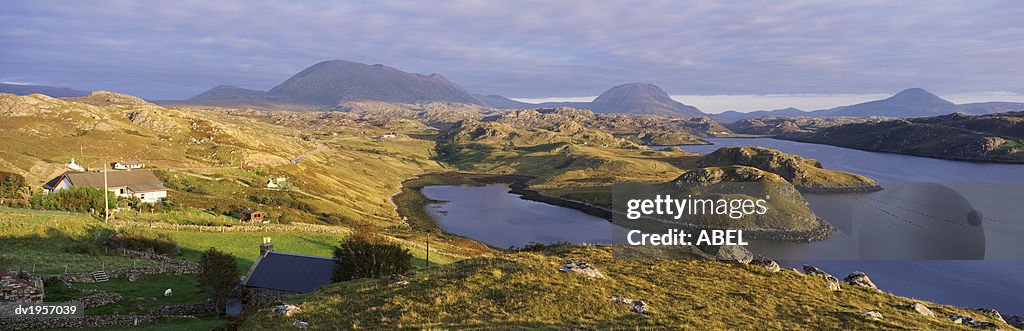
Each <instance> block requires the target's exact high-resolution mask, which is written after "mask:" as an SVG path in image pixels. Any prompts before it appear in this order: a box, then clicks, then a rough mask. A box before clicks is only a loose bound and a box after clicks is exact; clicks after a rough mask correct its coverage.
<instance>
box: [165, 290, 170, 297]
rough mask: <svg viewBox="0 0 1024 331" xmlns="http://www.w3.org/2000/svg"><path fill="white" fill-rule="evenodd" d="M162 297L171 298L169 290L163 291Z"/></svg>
mask: <svg viewBox="0 0 1024 331" xmlns="http://www.w3.org/2000/svg"><path fill="white" fill-rule="evenodd" d="M164 296H165V297H169V296H171V289H167V290H166V291H164Z"/></svg>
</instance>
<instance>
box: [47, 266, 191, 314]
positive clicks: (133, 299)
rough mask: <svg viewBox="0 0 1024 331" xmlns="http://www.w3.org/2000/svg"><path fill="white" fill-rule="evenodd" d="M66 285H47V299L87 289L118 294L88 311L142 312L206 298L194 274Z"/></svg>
mask: <svg viewBox="0 0 1024 331" xmlns="http://www.w3.org/2000/svg"><path fill="white" fill-rule="evenodd" d="M72 286H73V287H72V288H67V286H65V285H64V284H62V283H54V284H52V285H51V284H48V285H47V286H46V301H49V302H63V301H70V300H74V299H78V298H81V297H83V296H87V295H89V294H91V293H90V292H89V291H103V292H115V293H118V294H121V297H122V298H123V299H122V300H121V301H119V302H116V303H112V304H108V305H103V306H99V307H91V308H87V309H86V311H85V313H86V314H87V315H114V314H145V313H146V312H148V311H149V310H150V309H153V308H156V307H159V306H163V305H169V304H180V303H194V302H201V301H205V300H206V299H208V298H209V296H207V295H206V294H204V293H203V292H202V291H201V290H200V289H199V283H198V280H197V279H196V276H195V275H180V276H174V275H147V276H143V277H140V278H139V280H138V281H137V282H134V283H132V282H129V281H128V280H127V279H126V278H125V277H120V278H115V279H111V280H110V281H108V282H103V283H80V284H74V285H72ZM166 289H171V290H173V292H174V293H173V295H171V296H169V297H165V296H164V290H166Z"/></svg>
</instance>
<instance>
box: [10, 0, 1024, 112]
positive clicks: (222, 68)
mask: <svg viewBox="0 0 1024 331" xmlns="http://www.w3.org/2000/svg"><path fill="white" fill-rule="evenodd" d="M3 7H4V10H3V11H2V12H0V82H14V83H32V84H41V85H55V86H66V87H72V88H78V89H85V90H93V89H108V90H114V91H120V92H126V93H130V94H135V95H139V96H142V97H145V98H147V99H179V98H187V97H190V96H192V95H195V94H198V93H200V92H202V91H204V90H206V89H208V88H210V87H212V86H215V85H219V84H231V85H237V86H241V87H246V88H253V89H269V88H271V87H273V86H274V85H276V84H277V83H280V82H281V81H283V80H285V79H287V78H288V77H289V76H291V75H292V74H294V73H296V72H298V71H299V70H301V69H303V68H305V67H307V66H310V65H312V64H314V63H316V62H320V61H323V60H328V59H344V60H350V61H357V62H363V63H368V64H374V63H383V64H387V65H390V66H393V67H396V68H399V69H402V70H405V71H410V72H419V73H424V74H429V73H434V72H437V73H441V74H443V75H445V76H446V77H448V78H449V79H450V80H452V81H454V82H456V83H458V84H460V85H462V86H463V87H465V88H467V89H469V90H470V91H473V92H476V93H484V94H501V95H505V96H509V97H514V98H520V99H527V100H537V99H542V98H554V99H566V98H584V99H586V98H589V97H593V96H595V95H597V94H599V93H601V92H602V91H604V90H606V89H607V88H609V87H611V86H613V85H617V84H621V83H625V82H634V81H642V82H649V83H653V84H656V85H659V86H661V87H662V88H664V89H665V90H666V91H668V92H669V93H670V94H672V95H674V96H675V97H676V98H678V99H683V100H682V101H684V102H687V103H690V104H695V105H697V106H699V107H701V108H702V109H704V110H706V111H712V112H718V111H722V110H725V109H740V110H753V109H762V108H769V109H770V108H781V107H784V106H800V107H803V108H808V109H814V108H823V107H820V106H819V105H824V106H835V105H839V104H844V103H846V102H849V101H850V100H867V99H871V98H875V97H877V96H884V95H888V94H892V93H894V92H896V91H899V90H901V89H904V88H907V87H923V88H926V89H928V90H930V91H932V92H935V93H937V94H940V95H942V96H944V97H947V98H949V99H951V100H952V101H955V102H964V101H973V100H976V99H979V98H988V97H994V98H995V99H1000V100H1018V101H1020V100H1024V97H1021V95H1022V94H1024V38H1022V36H1024V23H1022V22H1024V20H1022V19H1021V17H1024V4H1021V3H1020V2H1017V1H1012V0H1011V1H899V2H895V3H893V1H856V3H853V2H850V3H847V4H843V3H839V2H837V3H836V4H833V5H828V6H822V5H818V4H815V1H764V2H758V1H744V2H724V3H719V2H717V1H716V2H711V1H707V2H688V3H683V2H678V1H665V2H660V1H648V2H632V3H627V2H612V1H589V0H588V1H565V2H557V3H554V2H552V1H535V2H533V1H523V2H511V1H501V2H497V1H494V2H485V1H454V2H440V1H408V2H390V1H380V2H373V3H370V2H350V3H342V2H339V1H323V2H314V1H310V2H264V1H252V0H248V1H237V2H232V1H218V2H212V3H211V2H207V1H88V2H86V1H78V2H68V1H54V2H50V1H7V2H5V3H4V6H3Z"/></svg>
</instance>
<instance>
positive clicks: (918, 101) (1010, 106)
mask: <svg viewBox="0 0 1024 331" xmlns="http://www.w3.org/2000/svg"><path fill="white" fill-rule="evenodd" d="M1008 111H1024V103H1017V102H980V103H965V104H959V105H958V104H955V103H952V102H950V101H948V100H946V99H943V98H941V97H939V96H937V95H935V94H932V93H931V92H928V91H926V90H924V89H921V88H910V89H906V90H903V91H900V92H899V93H896V94H895V95H893V96H891V97H888V98H885V99H882V100H874V101H868V102H862V103H858V104H854V105H849V106H841V107H836V108H830V109H820V110H815V111H809V112H805V111H801V110H799V109H796V108H785V109H777V110H768V111H754V112H749V113H740V112H736V111H727V112H724V113H721V114H717V115H718V117H719V118H720V119H722V120H723V121H724V122H734V121H739V120H742V119H747V118H754V117H766V116H776V117H784V116H814V117H824V116H847V117H869V116H884V117H928V116H939V115H946V114H952V113H956V112H960V113H965V114H974V115H982V114H993V113H1001V112H1008Z"/></svg>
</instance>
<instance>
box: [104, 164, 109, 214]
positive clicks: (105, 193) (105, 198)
mask: <svg viewBox="0 0 1024 331" xmlns="http://www.w3.org/2000/svg"><path fill="white" fill-rule="evenodd" d="M108 193H110V191H109V190H107V164H106V163H104V164H103V222H104V223H106V222H107V221H109V220H110V199H109V198H107V194H108Z"/></svg>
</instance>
